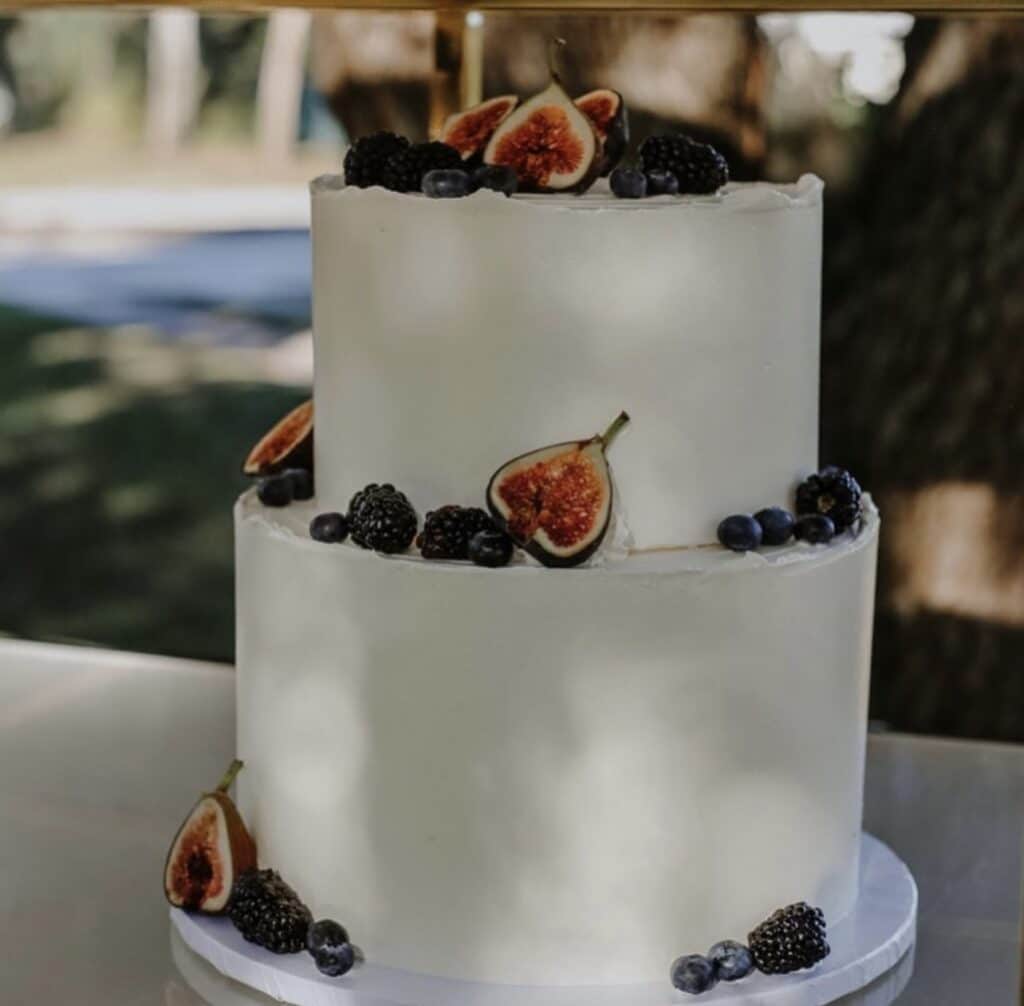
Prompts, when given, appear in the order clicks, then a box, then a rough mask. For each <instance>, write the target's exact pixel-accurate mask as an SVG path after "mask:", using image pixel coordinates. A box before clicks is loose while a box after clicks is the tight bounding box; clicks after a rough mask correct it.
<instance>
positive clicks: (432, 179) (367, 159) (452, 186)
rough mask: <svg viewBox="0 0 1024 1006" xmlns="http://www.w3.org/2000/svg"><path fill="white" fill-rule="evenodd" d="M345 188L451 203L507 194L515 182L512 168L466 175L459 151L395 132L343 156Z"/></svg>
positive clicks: (375, 137) (359, 144)
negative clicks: (484, 192)
mask: <svg viewBox="0 0 1024 1006" xmlns="http://www.w3.org/2000/svg"><path fill="white" fill-rule="evenodd" d="M345 184H346V185H355V186H358V187H359V188H361V189H365V188H369V187H370V186H371V185H382V186H384V188H386V189H391V190H392V191H393V192H423V193H425V194H426V195H428V196H431V197H433V198H435V199H453V198H458V197H460V196H468V195H469V194H470V193H471V192H476V191H477V189H493V190H494V191H496V192H504V193H505V194H506V195H511V194H512V193H513V192H515V191H516V189H517V188H518V185H519V182H518V179H517V178H516V173H515V172H514V171H513V170H512V169H511V168H506V167H493V166H490V165H486V164H484V165H481V166H479V167H477V168H475V169H474V170H472V171H470V170H467V168H466V165H465V163H464V162H463V160H462V157H461V155H460V154H459V152H458V151H457V150H456V149H455V148H454V147H450V146H449V145H448V144H447V143H441V142H439V141H437V140H434V141H432V142H430V143H410V142H409V141H408V140H407V139H406V138H405V137H404V136H397V135H395V134H394V133H374V134H373V135H372V136H365V137H363V138H362V139H361V140H357V141H356V142H355V143H354V144H353V145H352V146H351V147H349V149H348V152H347V153H346V154H345Z"/></svg>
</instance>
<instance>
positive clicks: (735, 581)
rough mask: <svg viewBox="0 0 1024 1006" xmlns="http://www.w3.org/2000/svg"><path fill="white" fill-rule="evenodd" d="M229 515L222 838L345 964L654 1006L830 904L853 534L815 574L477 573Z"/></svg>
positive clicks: (842, 776)
mask: <svg viewBox="0 0 1024 1006" xmlns="http://www.w3.org/2000/svg"><path fill="white" fill-rule="evenodd" d="M313 513H315V508H314V507H313V506H312V505H311V504H295V505H293V506H291V507H289V508H288V509H287V510H284V511H276V512H272V511H268V510H266V509H263V508H261V507H260V506H259V504H258V503H257V502H256V501H255V499H254V497H252V496H251V495H247V496H245V497H243V498H242V500H241V501H240V502H239V504H238V507H237V509H236V514H235V524H236V550H237V577H238V603H237V613H238V629H237V646H238V752H239V757H241V758H243V759H244V760H245V763H246V770H245V772H244V773H243V774H242V777H241V785H240V799H241V805H242V812H243V814H244V815H245V817H246V820H247V821H248V822H249V824H250V826H251V827H252V829H253V831H254V834H255V836H256V839H257V842H258V844H259V848H260V860H261V865H263V866H272V867H274V868H276V869H278V870H279V871H280V872H281V873H282V875H283V876H284V877H285V878H286V879H287V880H288V881H289V883H291V884H292V886H294V887H295V888H296V889H297V890H298V892H299V893H300V894H301V895H302V897H303V898H304V899H305V900H306V901H307V902H308V903H309V905H310V906H311V908H312V909H313V911H314V914H315V915H316V916H317V917H323V916H330V917H333V918H337V919H338V920H339V921H342V922H344V923H345V924H346V925H347V926H348V927H349V929H350V931H351V932H352V934H353V939H355V941H356V942H357V943H358V944H359V945H360V946H361V947H362V949H363V950H364V952H365V953H366V956H367V958H368V959H370V960H373V961H375V962H377V963H379V964H382V965H386V966H389V967H394V968H400V969H405V970H408V971H413V972H421V973H424V974H430V975H440V976H445V977H449V978H463V979H471V980H478V981H486V982H508V983H515V984H521V985H523V984H539V985H556V984H572V985H587V984H593V985H598V984H611V983H628V982H642V981H654V980H665V981H666V982H667V980H668V979H667V976H668V969H669V965H670V964H671V962H672V959H673V958H674V957H675V956H677V955H678V954H681V953H689V952H703V951H705V950H706V949H707V948H708V946H709V945H710V944H711V943H712V942H714V941H716V940H719V939H725V938H735V939H744V938H745V936H746V933H747V932H748V930H749V929H750V928H752V927H753V926H754V925H755V924H756V923H757V922H759V921H760V920H761V919H762V918H763V917H765V916H766V915H768V914H769V913H770V912H771V911H772V910H773V909H775V908H777V907H780V906H781V905H784V904H787V903H789V902H793V901H798V900H807V901H810V902H812V903H815V904H817V905H820V906H821V907H822V908H823V909H824V911H825V913H826V916H827V918H828V919H829V920H830V921H831V922H835V921H837V920H838V919H839V918H841V917H842V916H843V915H845V914H846V913H847V912H848V911H849V910H850V909H851V907H852V905H853V902H854V899H855V897H856V891H857V869H858V863H857V857H858V836H859V833H860V819H861V790H862V780H863V758H864V740H865V727H866V706H867V693H868V670H869V659H870V648H871V616H872V608H873V598H874V577H875V561H876V552H877V537H878V519H877V516H876V515H875V514H874V513H873V512H870V513H869V516H868V517H867V519H866V520H865V521H864V523H863V525H862V527H861V528H860V529H859V530H858V531H857V532H856V533H848V534H846V535H844V536H842V537H840V538H838V539H837V540H836V541H835V542H834V543H833V544H831V545H829V546H818V547H813V546H807V545H794V546H787V547H783V548H780V549H771V550H766V551H765V552H763V553H761V554H758V555H754V554H747V555H742V556H741V555H734V554H732V553H728V552H725V551H724V550H721V549H717V548H714V549H693V550H687V551H680V552H667V553H660V554H654V555H645V556H634V557H631V558H629V559H627V560H624V561H622V562H616V563H613V564H609V565H608V566H605V567H597V568H592V569H581V570H547V569H540V568H536V567H532V566H518V567H510V568H507V569H501V570H486V569H480V568H477V567H474V566H469V565H466V564H445V563H428V562H424V561H421V560H418V559H412V558H385V557H382V556H378V555H375V554H373V553H369V552H364V551H361V550H359V549H358V548H356V547H355V546H352V545H347V544H346V545H341V546H338V545H324V544H320V543H316V542H313V541H311V540H310V539H309V538H308V536H307V534H306V527H307V525H308V522H309V519H310V517H311V516H312V514H313Z"/></svg>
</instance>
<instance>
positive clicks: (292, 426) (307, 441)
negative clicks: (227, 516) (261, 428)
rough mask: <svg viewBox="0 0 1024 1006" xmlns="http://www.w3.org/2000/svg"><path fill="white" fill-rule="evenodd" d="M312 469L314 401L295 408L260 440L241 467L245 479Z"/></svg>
mask: <svg viewBox="0 0 1024 1006" xmlns="http://www.w3.org/2000/svg"><path fill="white" fill-rule="evenodd" d="M289 467H298V468H306V469H309V470H312V468H313V400H312V399H310V400H309V401H308V402H303V403H302V404H301V405H298V406H296V407H295V408H294V409H292V410H291V412H289V413H288V415H286V416H285V417H284V418H283V419H280V420H278V421H277V422H276V423H275V424H274V425H273V426H272V427H271V428H270V430H269V431H268V432H267V433H265V434H264V435H263V436H262V437H260V439H259V441H257V443H256V446H255V447H253V449H252V450H251V451H249V456H248V457H247V458H246V459H245V463H244V464H243V465H242V472H243V473H244V474H245V475H270V474H273V473H275V472H279V471H282V470H283V469H285V468H289Z"/></svg>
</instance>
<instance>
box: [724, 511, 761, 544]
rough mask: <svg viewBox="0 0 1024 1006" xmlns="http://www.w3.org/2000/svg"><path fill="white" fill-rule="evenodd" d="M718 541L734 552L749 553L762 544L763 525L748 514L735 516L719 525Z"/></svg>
mask: <svg viewBox="0 0 1024 1006" xmlns="http://www.w3.org/2000/svg"><path fill="white" fill-rule="evenodd" d="M718 540H719V541H720V542H721V543H722V544H723V545H724V546H725V547H726V548H731V549H732V550H733V551H734V552H748V551H750V550H751V549H754V548H757V546H758V545H760V544H761V525H760V524H758V523H757V521H756V520H754V518H753V517H751V516H749V515H748V514H745V513H737V514H733V515H732V516H731V517H726V518H725V520H723V521H722V523H721V524H719V525H718Z"/></svg>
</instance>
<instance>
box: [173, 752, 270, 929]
mask: <svg viewBox="0 0 1024 1006" xmlns="http://www.w3.org/2000/svg"><path fill="white" fill-rule="evenodd" d="M241 768H242V763H241V762H240V761H238V760H237V759H236V760H235V761H233V762H232V763H231V765H230V767H229V768H228V770H227V772H225V773H224V778H223V779H221V781H220V783H219V784H218V786H217V788H216V789H215V790H214V791H213V792H212V793H204V794H203V795H202V796H201V797H200V798H199V800H198V801H197V802H196V804H195V806H194V807H193V808H192V809H191V810H190V811H189V813H188V817H186V818H185V820H184V822H183V823H182V825H181V827H180V828H179V829H178V833H177V834H176V835H175V836H174V841H173V842H171V848H170V849H169V850H168V852H167V862H166V863H165V864H164V895H165V896H166V898H167V900H168V901H169V902H170V903H171V904H172V905H174V906H175V907H176V908H185V909H188V910H189V911H191V912H205V913H207V914H209V915H218V914H220V913H221V912H223V911H224V910H225V909H226V908H227V906H228V902H229V901H230V900H231V891H232V889H233V888H234V884H235V878H236V877H238V876H239V875H240V874H242V873H244V872H245V871H246V870H252V869H255V867H256V843H255V842H254V841H253V839H252V836H251V835H250V834H249V832H248V830H247V829H246V827H245V823H244V822H243V821H242V815H241V814H239V813H238V808H237V807H236V806H235V804H234V802H233V801H232V799H231V797H229V796H228V792H227V791H228V788H229V787H230V785H231V783H232V782H233V781H234V778H235V776H236V775H238V772H239V770H240V769H241Z"/></svg>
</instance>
